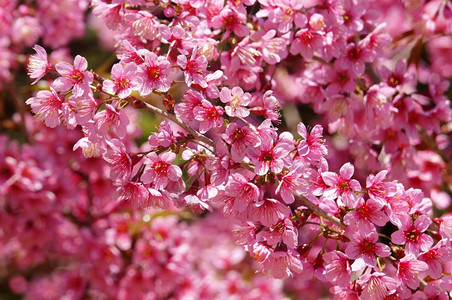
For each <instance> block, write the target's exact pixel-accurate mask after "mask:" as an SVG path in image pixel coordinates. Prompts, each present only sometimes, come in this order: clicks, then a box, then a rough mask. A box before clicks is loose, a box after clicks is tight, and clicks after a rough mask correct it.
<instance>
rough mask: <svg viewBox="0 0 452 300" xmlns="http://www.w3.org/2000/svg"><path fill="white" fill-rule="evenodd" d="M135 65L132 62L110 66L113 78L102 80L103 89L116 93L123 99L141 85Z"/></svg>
mask: <svg viewBox="0 0 452 300" xmlns="http://www.w3.org/2000/svg"><path fill="white" fill-rule="evenodd" d="M136 71H137V66H136V65H135V64H134V63H128V64H126V65H125V66H124V65H122V64H114V65H113V67H112V68H111V77H112V78H113V80H108V79H107V80H104V82H103V83H102V84H103V90H104V91H106V92H107V93H111V94H117V95H118V97H119V98H121V99H124V98H126V97H128V96H130V94H131V93H132V91H134V90H137V89H138V88H139V87H140V86H141V81H140V79H139V78H138V77H137V74H136Z"/></svg>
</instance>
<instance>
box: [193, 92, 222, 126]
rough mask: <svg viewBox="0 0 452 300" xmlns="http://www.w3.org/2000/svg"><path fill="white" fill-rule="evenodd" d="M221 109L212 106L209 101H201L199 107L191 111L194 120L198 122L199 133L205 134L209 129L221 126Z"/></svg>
mask: <svg viewBox="0 0 452 300" xmlns="http://www.w3.org/2000/svg"><path fill="white" fill-rule="evenodd" d="M223 112H224V110H223V108H222V107H220V106H213V105H212V104H211V103H210V102H209V101H207V100H202V101H201V105H200V106H196V107H195V108H194V110H193V113H194V115H195V119H196V120H198V121H200V122H201V123H200V124H199V131H200V132H201V133H205V132H207V131H209V130H210V129H211V128H214V127H220V126H222V125H223V119H222V118H221V115H223Z"/></svg>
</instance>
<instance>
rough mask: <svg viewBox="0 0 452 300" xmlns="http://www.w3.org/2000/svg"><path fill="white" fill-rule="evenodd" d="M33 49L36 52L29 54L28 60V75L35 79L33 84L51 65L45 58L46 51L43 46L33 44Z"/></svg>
mask: <svg viewBox="0 0 452 300" xmlns="http://www.w3.org/2000/svg"><path fill="white" fill-rule="evenodd" d="M33 49H34V50H35V51H36V54H35V55H32V56H30V58H29V60H28V76H30V78H32V79H35V81H33V83H32V84H35V83H36V82H38V81H39V80H40V79H41V78H42V77H44V76H45V75H46V73H47V70H48V68H49V67H51V65H50V64H49V62H48V60H47V52H46V50H45V49H44V48H43V47H41V46H39V45H35V46H34V47H33Z"/></svg>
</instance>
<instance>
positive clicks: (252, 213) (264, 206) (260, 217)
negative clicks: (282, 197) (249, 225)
mask: <svg viewBox="0 0 452 300" xmlns="http://www.w3.org/2000/svg"><path fill="white" fill-rule="evenodd" d="M248 215H249V217H250V219H252V220H255V221H258V222H261V223H262V225H265V226H268V227H270V226H272V225H275V224H276V223H277V222H278V221H280V220H282V219H284V218H285V217H287V216H289V215H290V209H289V208H288V207H287V206H285V205H284V204H282V203H281V202H279V201H278V200H276V199H271V198H264V199H263V200H261V201H259V202H256V203H253V205H252V206H251V207H250V208H249V210H248Z"/></svg>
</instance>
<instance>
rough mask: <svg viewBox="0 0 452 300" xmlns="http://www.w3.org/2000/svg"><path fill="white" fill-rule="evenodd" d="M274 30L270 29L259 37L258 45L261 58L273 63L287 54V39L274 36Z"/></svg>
mask: <svg viewBox="0 0 452 300" xmlns="http://www.w3.org/2000/svg"><path fill="white" fill-rule="evenodd" d="M275 35H276V30H274V29H271V30H269V31H268V32H267V33H265V34H264V35H263V36H262V37H261V41H260V43H258V45H259V46H260V48H261V49H262V58H263V59H264V61H265V62H267V63H269V64H271V65H274V64H277V63H279V62H280V61H281V59H283V58H285V57H286V56H287V43H288V40H287V39H284V38H281V37H275Z"/></svg>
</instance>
